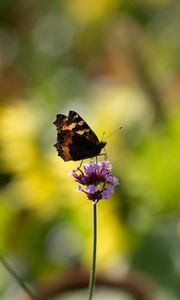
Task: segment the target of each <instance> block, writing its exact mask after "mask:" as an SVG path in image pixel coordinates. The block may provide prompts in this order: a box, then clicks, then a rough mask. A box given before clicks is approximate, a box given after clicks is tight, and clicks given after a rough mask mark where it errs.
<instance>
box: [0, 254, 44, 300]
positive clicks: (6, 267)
mask: <svg viewBox="0 0 180 300" xmlns="http://www.w3.org/2000/svg"><path fill="white" fill-rule="evenodd" d="M0 262H1V263H2V265H3V266H4V267H5V269H6V270H7V271H8V272H9V273H10V274H11V276H12V277H14V278H15V279H16V281H17V282H18V283H19V285H20V286H21V287H22V289H23V290H24V291H25V292H26V293H27V294H28V295H29V297H30V298H31V299H32V300H38V299H39V298H38V297H36V296H35V295H34V294H33V292H32V291H31V290H30V289H29V288H28V287H27V285H26V284H25V283H24V281H23V280H22V279H21V278H20V276H19V275H18V274H17V273H16V272H15V271H14V270H13V269H12V268H11V267H10V265H9V264H8V263H7V262H6V260H5V259H4V257H3V256H2V255H0Z"/></svg>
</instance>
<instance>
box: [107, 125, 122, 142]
mask: <svg viewBox="0 0 180 300" xmlns="http://www.w3.org/2000/svg"><path fill="white" fill-rule="evenodd" d="M120 129H122V126H121V127H119V128H117V129H116V130H114V131H113V132H111V133H110V135H108V136H107V138H106V140H107V139H109V138H110V137H111V136H112V135H113V134H114V133H116V132H117V131H118V130H120Z"/></svg>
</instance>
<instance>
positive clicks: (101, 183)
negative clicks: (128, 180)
mask: <svg viewBox="0 0 180 300" xmlns="http://www.w3.org/2000/svg"><path fill="white" fill-rule="evenodd" d="M111 171H112V165H111V164H110V163H109V161H107V160H104V161H102V162H94V161H92V162H91V163H83V164H82V168H77V169H75V170H72V171H71V172H70V173H69V174H68V175H69V176H73V177H74V179H75V181H76V182H78V183H79V184H80V185H79V186H78V188H77V192H84V193H85V194H86V195H87V198H88V199H89V200H92V201H96V202H97V201H99V200H101V199H109V198H110V194H111V193H113V192H114V187H115V186H117V185H118V184H119V182H118V179H117V178H116V177H115V176H113V175H112V174H111ZM83 186H84V187H83Z"/></svg>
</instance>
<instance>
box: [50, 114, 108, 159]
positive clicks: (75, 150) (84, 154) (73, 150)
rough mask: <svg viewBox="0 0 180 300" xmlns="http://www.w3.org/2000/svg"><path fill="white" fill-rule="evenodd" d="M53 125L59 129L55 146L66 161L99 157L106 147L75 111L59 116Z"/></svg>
mask: <svg viewBox="0 0 180 300" xmlns="http://www.w3.org/2000/svg"><path fill="white" fill-rule="evenodd" d="M53 124H55V126H56V128H57V143H56V144H55V145H54V146H55V148H56V149H57V152H58V155H59V156H61V157H62V159H63V160H64V161H69V160H74V161H77V160H82V159H85V158H91V157H94V156H98V155H99V154H100V152H101V150H102V148H104V147H105V145H106V142H103V141H99V139H98V137H97V136H96V134H95V133H94V132H93V131H92V129H91V128H90V127H89V125H88V124H87V123H86V122H85V121H84V120H83V119H82V118H81V117H80V116H79V114H78V113H76V112H74V111H69V115H68V116H65V115H62V114H58V115H57V116H56V120H55V122H54V123H53Z"/></svg>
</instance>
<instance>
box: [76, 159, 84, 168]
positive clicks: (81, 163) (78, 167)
mask: <svg viewBox="0 0 180 300" xmlns="http://www.w3.org/2000/svg"><path fill="white" fill-rule="evenodd" d="M82 163H83V159H82V160H81V162H80V165H79V167H77V169H78V170H79V169H80V168H81V166H82Z"/></svg>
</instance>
